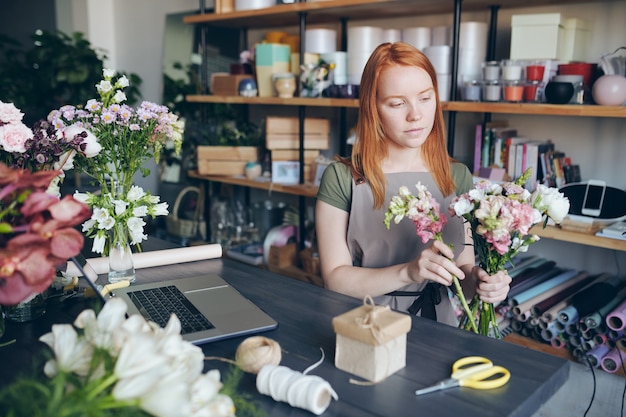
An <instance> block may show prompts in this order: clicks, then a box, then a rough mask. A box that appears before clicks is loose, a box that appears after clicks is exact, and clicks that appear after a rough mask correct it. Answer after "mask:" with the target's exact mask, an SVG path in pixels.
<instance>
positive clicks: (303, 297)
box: [0, 259, 570, 417]
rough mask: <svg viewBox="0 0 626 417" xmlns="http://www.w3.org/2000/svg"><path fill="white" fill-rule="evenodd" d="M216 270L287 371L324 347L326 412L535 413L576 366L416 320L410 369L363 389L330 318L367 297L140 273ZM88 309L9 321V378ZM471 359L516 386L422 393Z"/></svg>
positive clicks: (244, 277) (3, 352)
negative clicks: (338, 347)
mask: <svg viewBox="0 0 626 417" xmlns="http://www.w3.org/2000/svg"><path fill="white" fill-rule="evenodd" d="M207 272H216V273H219V274H221V275H222V276H223V277H224V278H225V279H226V280H227V281H229V282H230V283H231V284H232V285H233V286H234V287H235V288H237V289H238V290H239V291H240V292H241V293H242V294H244V295H245V296H247V297H249V298H250V299H251V300H253V301H254V302H255V303H256V304H257V305H258V306H259V307H261V308H262V309H263V310H265V311H266V312H267V313H269V314H270V315H271V316H272V317H274V318H275V319H276V320H277V321H278V322H279V327H278V328H277V329H276V330H272V331H269V332H265V333H263V335H264V336H267V337H269V338H272V339H274V340H276V341H278V343H279V344H280V345H281V348H282V352H283V359H282V362H281V365H285V366H288V367H290V368H291V369H294V370H297V371H304V370H305V369H306V368H307V367H308V366H310V365H311V364H313V363H315V362H317V361H318V360H319V359H320V357H321V351H320V348H321V349H323V351H324V353H325V360H324V362H323V364H322V365H320V366H319V367H318V368H316V369H315V370H314V371H312V372H311V374H315V375H319V376H321V377H322V378H324V379H326V380H327V381H328V382H329V383H330V384H331V385H332V387H333V388H334V390H335V391H336V392H337V394H338V395H339V400H338V401H333V402H332V403H331V405H330V407H329V408H328V410H327V411H326V412H325V413H324V414H323V415H324V416H354V417H357V416H359V417H363V416H394V417H399V416H415V415H424V416H438V417H445V416H455V417H456V416H458V415H462V416H464V417H470V416H479V417H488V416H494V417H495V416H498V417H501V416H531V415H532V414H533V413H534V412H535V411H536V410H537V409H538V408H539V407H540V406H541V405H542V404H543V403H545V402H546V401H548V400H549V399H550V397H551V396H552V395H553V394H554V393H555V392H556V391H557V389H558V388H559V387H560V386H561V385H563V383H564V382H565V381H566V380H567V379H568V376H569V365H570V363H569V361H567V360H564V359H561V358H557V357H554V356H551V355H547V354H544V353H541V352H536V351H534V350H530V349H527V348H523V347H520V346H516V345H513V344H510V343H506V342H504V341H499V340H493V339H489V338H487V337H483V336H477V335H474V334H471V333H469V332H467V331H463V330H459V329H456V328H453V327H450V326H446V325H443V324H439V323H435V322H432V321H429V320H425V319H421V318H417V317H414V318H413V323H412V330H411V332H410V333H409V335H408V341H407V366H406V368H404V369H402V370H400V371H398V372H397V373H395V374H393V375H391V376H390V377H389V378H387V379H386V380H385V381H383V382H380V383H378V384H376V385H373V386H360V385H355V384H351V383H350V382H349V379H350V378H351V377H352V375H350V374H348V373H346V372H343V371H340V370H338V369H336V368H335V366H334V352H335V334H334V332H333V329H332V324H331V320H332V318H333V317H334V316H336V315H339V314H342V313H344V312H346V311H348V310H350V309H352V308H355V307H357V306H359V305H360V304H361V302H360V301H359V300H356V299H353V298H349V297H346V296H343V295H341V294H337V293H334V292H331V291H328V290H325V289H323V288H320V287H317V286H315V285H311V284H306V283H303V282H300V281H297V280H294V279H290V278H287V277H284V276H281V275H278V274H275V273H272V272H268V271H264V270H261V269H258V268H254V267H251V266H249V265H245V264H242V263H239V262H236V261H231V260H228V259H217V260H210V261H200V262H193V263H186V264H179V265H171V266H165V267H158V268H148V269H140V270H138V271H137V276H138V281H139V282H147V281H155V280H163V279H168V278H175V277H183V276H191V275H197V274H203V273H207ZM66 304H67V303H66ZM81 304H82V303H81ZM81 307H82V305H76V304H74V305H72V304H68V305H66V306H65V307H64V308H62V309H59V307H58V306H54V305H51V307H50V311H49V312H48V313H47V314H46V315H45V316H44V317H42V318H40V319H39V320H37V321H36V322H34V323H28V324H14V323H8V326H7V334H6V335H5V337H4V338H3V339H2V340H1V341H0V342H4V341H6V340H7V339H9V338H12V337H15V338H16V339H17V343H15V344H13V345H10V346H8V347H5V348H2V349H0V358H1V363H2V366H1V367H0V380H2V381H4V382H6V381H9V380H10V379H11V378H12V377H13V376H14V375H15V373H16V372H17V370H19V369H32V366H33V365H32V361H33V358H36V357H38V356H39V355H38V354H37V352H39V351H40V348H41V346H42V344H41V343H39V342H37V341H36V340H37V338H38V336H39V335H40V334H42V333H45V332H47V331H49V328H50V325H51V323H53V322H58V321H71V319H72V317H73V315H75V314H76V312H77V310H79V309H80V308H81ZM244 338H245V337H239V338H235V339H229V340H223V341H219V342H215V343H211V344H206V345H204V346H203V350H204V352H205V353H206V355H207V356H218V357H225V358H231V359H234V356H235V351H236V349H237V347H238V346H239V344H240V343H241V342H242V340H244ZM467 355H483V356H487V357H489V358H490V359H492V360H493V362H494V363H496V364H498V365H502V366H505V367H507V368H508V369H509V370H510V371H511V375H512V377H511V380H510V381H509V383H508V384H507V385H505V386H504V387H502V388H498V389H495V390H489V391H479V390H472V389H470V388H455V389H451V390H447V391H442V392H438V393H433V394H429V395H424V396H420V397H416V396H415V395H414V391H415V390H416V389H418V388H423V387H425V386H428V385H430V384H433V383H435V382H438V381H439V380H440V379H443V378H445V377H447V376H448V375H449V372H450V367H451V365H452V363H453V362H454V361H455V360H456V359H458V358H460V357H462V356H467ZM212 368H219V369H221V370H223V371H226V370H227V368H228V365H227V364H225V363H223V362H220V361H207V362H206V369H207V370H208V369H212ZM240 389H242V390H246V391H247V392H249V393H251V394H253V397H254V399H255V400H256V401H258V403H259V404H260V406H261V407H262V408H264V409H265V410H266V411H267V412H268V415H271V416H272V417H279V416H290V417H297V416H311V415H312V414H311V413H309V412H308V411H305V410H300V409H294V408H292V407H290V406H289V405H287V404H286V403H279V402H275V401H274V400H272V399H271V398H270V397H267V396H263V395H260V394H258V393H257V391H256V388H255V376H254V375H252V374H245V375H244V378H243V380H242V385H241V387H240Z"/></svg>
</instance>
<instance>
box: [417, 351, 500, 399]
mask: <svg viewBox="0 0 626 417" xmlns="http://www.w3.org/2000/svg"><path fill="white" fill-rule="evenodd" d="M510 378H511V373H510V372H509V371H508V369H506V368H503V367H502V366H494V364H493V363H492V362H491V361H490V360H489V359H487V358H484V357H482V356H466V357H464V358H461V359H459V360H457V361H456V362H454V364H453V365H452V375H450V378H447V379H444V380H443V381H441V382H439V383H437V384H435V385H432V386H430V387H427V388H423V389H418V390H417V391H415V395H422V394H428V393H430V392H435V391H440V390H444V389H448V388H454V387H470V388H475V389H481V390H483V389H493V388H498V387H501V386H503V385H504V384H506V383H507V382H509V379H510Z"/></svg>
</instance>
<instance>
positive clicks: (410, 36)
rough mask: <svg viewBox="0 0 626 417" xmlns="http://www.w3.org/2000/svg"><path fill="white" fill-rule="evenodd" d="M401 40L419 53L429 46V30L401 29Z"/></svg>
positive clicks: (420, 28)
mask: <svg viewBox="0 0 626 417" xmlns="http://www.w3.org/2000/svg"><path fill="white" fill-rule="evenodd" d="M402 40H403V41H404V42H406V43H408V44H411V45H413V46H414V47H416V48H417V49H419V50H420V51H421V50H423V49H424V48H425V47H427V46H430V28H429V27H416V28H404V29H402Z"/></svg>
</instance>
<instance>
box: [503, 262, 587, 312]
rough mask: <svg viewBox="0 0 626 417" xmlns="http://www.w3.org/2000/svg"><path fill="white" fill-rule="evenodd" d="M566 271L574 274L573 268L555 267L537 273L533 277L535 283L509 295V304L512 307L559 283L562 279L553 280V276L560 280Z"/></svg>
mask: <svg viewBox="0 0 626 417" xmlns="http://www.w3.org/2000/svg"><path fill="white" fill-rule="evenodd" d="M566 272H567V273H570V274H571V275H575V274H576V271H575V270H573V269H568V270H563V269H560V268H556V267H555V268H551V269H549V270H547V271H545V272H543V273H541V274H539V276H537V277H536V278H534V279H535V281H536V284H535V285H533V286H531V287H529V288H527V289H525V290H523V291H521V292H518V293H517V294H515V295H514V296H512V297H509V304H510V305H511V306H513V307H514V306H516V305H519V304H521V303H523V302H525V301H528V300H530V299H531V298H533V297H536V296H538V295H539V294H541V293H543V292H544V291H547V290H549V289H550V288H552V287H554V286H556V285H558V284H560V283H561V282H562V281H558V282H554V280H555V278H559V279H561V280H562V279H563V278H560V277H561V276H562V275H563V274H564V273H566Z"/></svg>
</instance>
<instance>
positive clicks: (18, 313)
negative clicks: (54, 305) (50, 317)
mask: <svg viewBox="0 0 626 417" xmlns="http://www.w3.org/2000/svg"><path fill="white" fill-rule="evenodd" d="M2 308H3V311H4V317H5V318H6V319H7V320H10V321H14V322H18V323H23V322H27V321H32V320H35V319H38V318H39V317H41V316H43V315H44V314H45V313H46V297H45V294H44V293H39V294H35V295H33V296H31V297H29V298H27V299H26V300H24V301H22V302H21V303H18V304H16V305H14V306H4V307H2ZM2 327H3V328H4V323H3V325H2Z"/></svg>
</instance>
